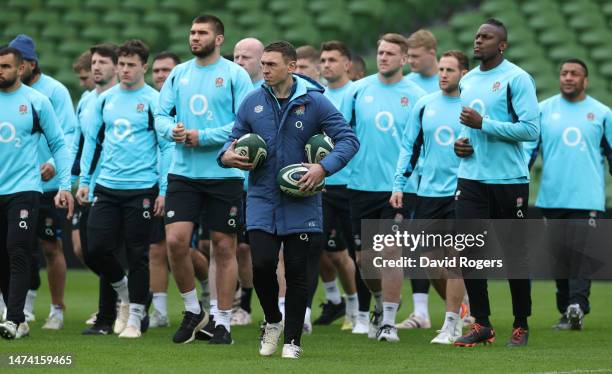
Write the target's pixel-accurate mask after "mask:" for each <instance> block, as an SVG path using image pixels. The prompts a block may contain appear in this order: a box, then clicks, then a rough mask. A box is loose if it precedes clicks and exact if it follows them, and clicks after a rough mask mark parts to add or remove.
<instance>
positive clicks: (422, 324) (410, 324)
mask: <svg viewBox="0 0 612 374" xmlns="http://www.w3.org/2000/svg"><path fill="white" fill-rule="evenodd" d="M395 327H397V328H398V329H430V328H431V321H430V320H429V317H427V318H423V317H421V316H419V315H417V314H414V313H412V314H410V315H409V316H408V318H406V319H405V320H404V321H402V322H400V323H398V324H397V325H395Z"/></svg>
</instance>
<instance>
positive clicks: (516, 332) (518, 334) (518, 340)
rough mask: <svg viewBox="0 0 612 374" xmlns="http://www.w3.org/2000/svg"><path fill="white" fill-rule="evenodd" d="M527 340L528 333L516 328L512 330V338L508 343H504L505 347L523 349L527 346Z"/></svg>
mask: <svg viewBox="0 0 612 374" xmlns="http://www.w3.org/2000/svg"><path fill="white" fill-rule="evenodd" d="M528 340H529V331H527V330H525V329H524V328H522V327H516V328H513V329H512V336H511V337H510V340H508V343H506V347H524V346H526V345H527V341H528Z"/></svg>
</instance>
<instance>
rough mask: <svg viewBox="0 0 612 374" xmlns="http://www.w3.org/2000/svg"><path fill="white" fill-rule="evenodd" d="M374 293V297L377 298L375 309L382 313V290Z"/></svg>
mask: <svg viewBox="0 0 612 374" xmlns="http://www.w3.org/2000/svg"><path fill="white" fill-rule="evenodd" d="M372 295H374V299H375V300H376V305H375V306H374V311H375V312H377V313H382V311H383V299H382V291H378V292H372Z"/></svg>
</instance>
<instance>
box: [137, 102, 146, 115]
mask: <svg viewBox="0 0 612 374" xmlns="http://www.w3.org/2000/svg"><path fill="white" fill-rule="evenodd" d="M144 108H145V106H144V104H143V103H140V104H138V105H136V111H137V112H138V113H142V112H144Z"/></svg>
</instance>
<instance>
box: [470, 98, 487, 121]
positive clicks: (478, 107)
mask: <svg viewBox="0 0 612 374" xmlns="http://www.w3.org/2000/svg"><path fill="white" fill-rule="evenodd" d="M470 108H472V109H474V110H475V111H477V112H478V113H479V114H480V115H481V116H482V117H484V116H485V114H486V113H487V107H486V106H485V103H484V101H482V100H481V99H474V100H472V102H471V103H470Z"/></svg>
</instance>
